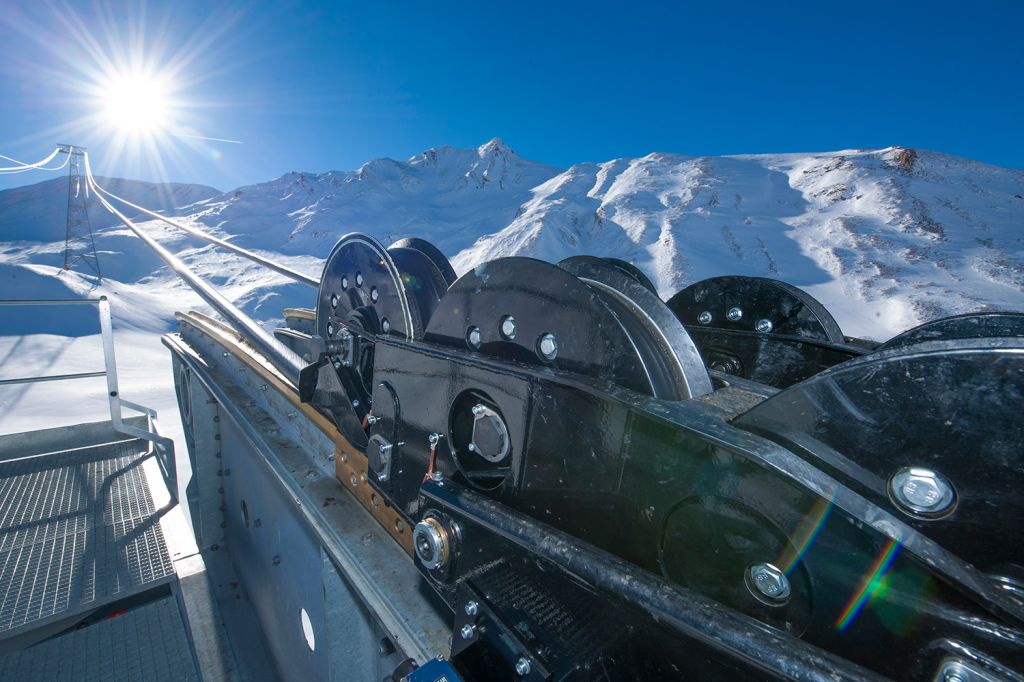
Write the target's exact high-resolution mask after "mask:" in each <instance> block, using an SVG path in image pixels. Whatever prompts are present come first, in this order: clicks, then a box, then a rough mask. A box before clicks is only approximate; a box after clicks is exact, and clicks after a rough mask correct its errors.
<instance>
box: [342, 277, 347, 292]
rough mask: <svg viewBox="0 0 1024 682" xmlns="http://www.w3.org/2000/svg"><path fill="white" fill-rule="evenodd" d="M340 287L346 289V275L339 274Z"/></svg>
mask: <svg viewBox="0 0 1024 682" xmlns="http://www.w3.org/2000/svg"><path fill="white" fill-rule="evenodd" d="M341 288H342V289H348V275H342V276H341Z"/></svg>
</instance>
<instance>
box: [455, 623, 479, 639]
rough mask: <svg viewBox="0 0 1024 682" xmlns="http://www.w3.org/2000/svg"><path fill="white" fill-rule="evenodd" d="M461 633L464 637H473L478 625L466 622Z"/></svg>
mask: <svg viewBox="0 0 1024 682" xmlns="http://www.w3.org/2000/svg"><path fill="white" fill-rule="evenodd" d="M459 634H460V635H462V639H473V635H475V634H476V626H475V625H473V624H472V623H466V624H465V625H463V626H462V629H461V630H459Z"/></svg>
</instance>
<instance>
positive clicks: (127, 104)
mask: <svg viewBox="0 0 1024 682" xmlns="http://www.w3.org/2000/svg"><path fill="white" fill-rule="evenodd" d="M171 91H172V88H171V84H170V83H169V82H168V81H167V79H166V78H164V77H161V76H159V75H152V74H145V73H127V74H116V75H114V76H112V77H111V78H109V79H107V82H105V83H103V84H101V86H100V88H99V94H100V97H101V99H102V107H101V109H102V117H103V119H104V121H105V122H106V124H107V125H108V126H110V127H111V128H113V129H114V130H116V131H118V132H120V133H126V134H129V135H139V134H145V135H152V134H154V133H158V132H160V131H162V130H164V129H166V128H167V126H168V125H170V123H171V108H172V103H171V99H170V94H171Z"/></svg>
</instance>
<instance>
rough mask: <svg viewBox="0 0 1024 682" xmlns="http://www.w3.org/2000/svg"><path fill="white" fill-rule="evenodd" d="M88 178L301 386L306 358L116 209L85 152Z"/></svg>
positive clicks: (143, 236) (215, 306) (194, 287)
mask: <svg viewBox="0 0 1024 682" xmlns="http://www.w3.org/2000/svg"><path fill="white" fill-rule="evenodd" d="M85 180H86V185H87V186H89V187H92V189H93V190H94V191H95V192H96V198H97V199H98V200H99V202H100V203H101V204H102V205H103V207H104V208H106V209H107V210H108V211H110V213H112V214H113V215H114V216H115V217H116V218H118V219H119V220H120V221H121V222H122V223H124V224H125V226H126V227H127V228H128V229H130V230H131V231H132V232H134V233H135V236H137V237H138V238H139V239H141V240H142V241H143V242H145V243H146V245H147V246H148V247H149V248H150V249H152V250H153V251H154V252H155V253H156V254H157V255H158V256H160V258H161V259H162V260H163V261H164V263H166V264H167V266H168V267H169V268H170V269H171V271H172V272H174V273H175V274H176V275H178V277H180V278H181V279H182V280H184V281H185V283H186V284H188V286H189V287H190V288H191V289H192V290H193V291H194V292H196V293H197V294H198V295H199V296H200V298H202V299H203V300H204V301H206V303H208V304H209V305H210V306H211V307H212V308H213V309H214V310H216V311H217V312H218V313H220V314H221V315H223V316H224V318H225V319H228V320H230V321H231V322H233V323H234V325H235V329H236V330H237V331H238V333H239V334H240V335H241V336H242V337H243V338H244V339H245V340H246V341H248V342H249V343H250V344H252V346H253V348H255V349H256V350H257V351H259V352H260V353H262V354H263V355H264V356H265V357H266V358H267V359H268V360H270V362H271V363H272V364H273V365H275V366H276V367H278V368H280V369H281V371H282V373H283V374H284V375H285V377H286V378H287V379H288V380H289V381H291V382H292V383H293V384H294V385H296V386H298V383H299V372H300V371H301V370H302V368H303V367H304V366H305V364H306V363H305V361H303V359H302V358H300V357H299V356H298V355H297V354H296V353H295V352H294V351H292V350H291V349H290V348H288V347H287V346H285V345H284V344H283V343H281V342H280V341H278V340H277V339H275V338H274V337H273V336H272V335H271V334H270V333H269V332H268V331H266V330H265V329H263V327H261V326H260V325H259V324H258V323H257V322H255V321H253V320H252V319H251V318H249V317H248V316H247V315H246V314H245V313H243V312H242V311H241V310H239V309H238V307H236V306H235V304H233V303H232V302H231V301H229V300H228V299H227V298H225V297H224V296H223V295H222V294H220V293H219V292H217V291H216V290H215V289H214V288H213V287H212V286H210V285H209V284H207V283H206V282H204V281H203V280H202V279H200V278H199V276H197V275H196V274H195V273H194V272H192V270H191V269H190V268H189V267H188V266H187V265H185V263H184V262H183V261H182V260H181V259H180V258H178V257H177V256H175V255H174V254H172V253H171V252H170V251H168V250H167V249H166V248H164V247H163V246H161V245H160V243H159V242H157V241H156V240H155V239H153V237H151V236H150V235H148V234H146V232H145V231H144V230H142V229H141V228H140V227H139V226H138V225H136V224H135V223H134V222H132V221H131V220H130V219H129V218H128V217H127V216H126V215H125V214H124V213H121V211H119V210H117V208H115V207H114V205H113V204H111V203H110V202H109V201H108V200H107V198H106V197H105V196H103V195H104V194H106V191H105V190H104V189H103V188H102V187H100V186H99V185H97V184H96V180H95V179H94V178H93V176H92V169H91V168H90V167H89V157H88V155H85Z"/></svg>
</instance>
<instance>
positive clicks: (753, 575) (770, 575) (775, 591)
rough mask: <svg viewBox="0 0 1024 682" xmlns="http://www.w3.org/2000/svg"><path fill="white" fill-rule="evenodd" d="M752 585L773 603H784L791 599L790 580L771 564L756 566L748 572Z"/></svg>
mask: <svg viewBox="0 0 1024 682" xmlns="http://www.w3.org/2000/svg"><path fill="white" fill-rule="evenodd" d="M748 575H749V578H750V583H751V584H752V585H753V586H754V588H756V589H757V591H758V592H760V593H761V595H762V596H764V597H767V598H768V599H770V600H772V601H782V600H784V599H786V598H788V597H789V594H790V588H789V578H787V577H786V574H785V573H783V572H782V571H781V570H779V569H778V568H776V567H775V566H772V565H771V564H754V565H753V566H751V567H750V570H749V571H748Z"/></svg>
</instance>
